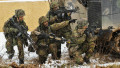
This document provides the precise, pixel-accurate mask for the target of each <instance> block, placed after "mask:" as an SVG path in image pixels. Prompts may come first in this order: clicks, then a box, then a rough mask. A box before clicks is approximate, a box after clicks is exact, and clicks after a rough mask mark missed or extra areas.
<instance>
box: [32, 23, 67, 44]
mask: <svg viewBox="0 0 120 68" xmlns="http://www.w3.org/2000/svg"><path fill="white" fill-rule="evenodd" d="M68 24H69V22H68V21H66V22H61V23H54V24H52V25H50V26H49V27H44V26H42V25H40V26H38V27H37V28H36V29H35V30H34V31H32V33H31V37H32V39H33V41H34V42H36V44H37V45H48V44H49V43H50V42H51V41H50V39H47V40H46V39H40V38H39V37H38V35H37V34H36V33H37V32H40V33H46V34H50V33H52V32H53V31H58V30H60V29H62V28H64V27H66V26H67V25H68Z"/></svg>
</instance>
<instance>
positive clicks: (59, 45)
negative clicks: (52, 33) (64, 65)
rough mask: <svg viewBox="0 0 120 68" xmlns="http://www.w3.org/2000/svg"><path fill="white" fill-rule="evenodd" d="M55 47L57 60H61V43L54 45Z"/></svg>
mask: <svg viewBox="0 0 120 68" xmlns="http://www.w3.org/2000/svg"><path fill="white" fill-rule="evenodd" d="M56 45H57V57H58V59H60V58H61V43H56Z"/></svg>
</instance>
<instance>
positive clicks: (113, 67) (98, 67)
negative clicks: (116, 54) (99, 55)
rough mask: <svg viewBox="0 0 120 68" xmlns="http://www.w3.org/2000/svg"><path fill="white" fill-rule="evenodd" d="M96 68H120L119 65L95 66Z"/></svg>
mask: <svg viewBox="0 0 120 68" xmlns="http://www.w3.org/2000/svg"><path fill="white" fill-rule="evenodd" d="M96 68H120V65H111V66H107V67H101V66H96Z"/></svg>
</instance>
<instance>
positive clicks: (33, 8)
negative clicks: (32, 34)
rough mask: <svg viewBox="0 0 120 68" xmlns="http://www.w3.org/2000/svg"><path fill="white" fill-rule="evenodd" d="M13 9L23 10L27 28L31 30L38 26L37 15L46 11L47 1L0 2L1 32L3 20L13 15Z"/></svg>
mask: <svg viewBox="0 0 120 68" xmlns="http://www.w3.org/2000/svg"><path fill="white" fill-rule="evenodd" d="M15 9H23V10H25V13H26V16H25V17H24V20H25V22H26V24H27V25H28V27H29V30H30V31H32V30H34V29H35V28H36V27H37V26H38V19H39V17H40V16H44V15H46V13H47V12H48V10H49V3H48V2H47V1H35V2H29V1H27V2H0V32H2V28H3V25H4V23H5V21H7V20H8V19H9V18H10V17H12V16H13V15H14V11H15Z"/></svg>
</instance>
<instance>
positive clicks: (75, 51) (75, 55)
mask: <svg viewBox="0 0 120 68" xmlns="http://www.w3.org/2000/svg"><path fill="white" fill-rule="evenodd" d="M69 46H71V47H69V48H68V50H69V55H70V58H72V59H73V60H74V61H75V62H76V63H77V64H82V63H83V62H84V61H85V62H88V61H89V58H90V57H91V56H92V54H93V51H94V47H95V43H94V42H88V43H83V45H77V44H70V45H69ZM83 53H85V56H84V57H82V54H83Z"/></svg>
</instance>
